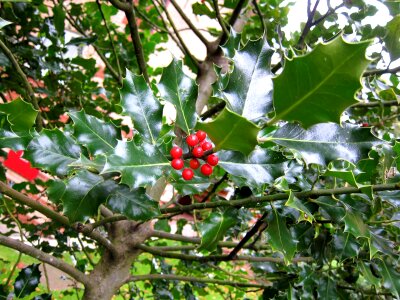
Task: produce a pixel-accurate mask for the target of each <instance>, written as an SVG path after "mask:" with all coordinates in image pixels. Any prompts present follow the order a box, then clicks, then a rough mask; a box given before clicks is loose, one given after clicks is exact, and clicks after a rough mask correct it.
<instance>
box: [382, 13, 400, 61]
mask: <svg viewBox="0 0 400 300" xmlns="http://www.w3.org/2000/svg"><path fill="white" fill-rule="evenodd" d="M386 30H387V33H386V36H385V38H384V41H385V45H386V49H387V50H388V51H389V54H390V58H391V59H392V60H396V59H398V58H400V15H397V16H395V17H394V18H393V19H392V20H390V22H389V23H387V24H386Z"/></svg>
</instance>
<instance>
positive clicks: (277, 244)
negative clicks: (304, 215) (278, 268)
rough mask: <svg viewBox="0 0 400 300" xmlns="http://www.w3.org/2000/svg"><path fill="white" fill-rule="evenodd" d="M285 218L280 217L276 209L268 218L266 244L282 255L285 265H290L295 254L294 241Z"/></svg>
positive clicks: (295, 242)
mask: <svg viewBox="0 0 400 300" xmlns="http://www.w3.org/2000/svg"><path fill="white" fill-rule="evenodd" d="M285 219H286V218H285V217H284V216H280V215H279V214H278V212H277V210H276V209H273V211H272V213H271V214H270V215H269V217H268V228H267V230H266V232H267V234H268V237H269V238H268V242H269V243H270V245H271V247H272V249H274V250H275V251H279V252H281V253H282V254H283V256H284V258H285V262H286V263H290V262H291V261H292V259H293V256H294V254H295V253H296V244H297V241H295V240H294V239H293V237H292V235H291V233H290V231H289V229H288V228H287V226H286V220H285Z"/></svg>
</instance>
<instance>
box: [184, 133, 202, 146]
mask: <svg viewBox="0 0 400 300" xmlns="http://www.w3.org/2000/svg"><path fill="white" fill-rule="evenodd" d="M186 143H187V144H188V145H189V146H190V147H194V146H196V145H197V144H198V143H199V138H198V137H197V135H195V134H191V135H189V136H188V137H187V138H186Z"/></svg>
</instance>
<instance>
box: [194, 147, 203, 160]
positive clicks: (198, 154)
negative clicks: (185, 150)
mask: <svg viewBox="0 0 400 300" xmlns="http://www.w3.org/2000/svg"><path fill="white" fill-rule="evenodd" d="M192 153H193V156H194V157H202V156H203V154H204V151H203V149H202V148H201V147H200V146H197V147H194V148H193V151H192Z"/></svg>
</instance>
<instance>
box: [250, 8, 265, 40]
mask: <svg viewBox="0 0 400 300" xmlns="http://www.w3.org/2000/svg"><path fill="white" fill-rule="evenodd" d="M252 3H253V6H254V8H255V9H256V12H257V15H258V17H259V18H260V21H261V27H262V29H263V32H264V34H265V35H266V34H267V27H266V26H265V21H264V16H263V15H262V12H261V9H260V7H259V6H258V3H257V0H253V1H252Z"/></svg>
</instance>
